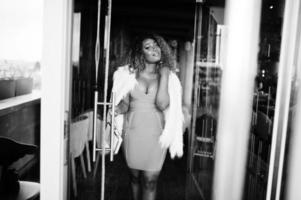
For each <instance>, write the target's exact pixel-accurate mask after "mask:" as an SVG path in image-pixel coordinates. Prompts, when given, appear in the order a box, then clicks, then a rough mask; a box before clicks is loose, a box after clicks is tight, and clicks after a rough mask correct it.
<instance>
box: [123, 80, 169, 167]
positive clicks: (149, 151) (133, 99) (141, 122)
mask: <svg viewBox="0 0 301 200" xmlns="http://www.w3.org/2000/svg"><path fill="white" fill-rule="evenodd" d="M156 93H157V88H155V89H152V90H150V91H149V93H147V94H146V93H144V92H143V91H142V90H141V89H140V88H139V85H138V84H137V85H136V86H135V88H134V89H133V90H132V91H131V92H130V105H129V111H128V113H127V114H126V120H125V127H124V128H125V132H124V134H125V135H124V153H125V158H126V162H127V165H128V167H129V168H131V169H137V170H145V171H159V170H161V168H162V165H163V162H164V160H165V156H166V149H163V148H162V147H161V146H160V144H159V136H160V135H161V133H162V131H163V127H164V117H163V113H162V111H160V110H158V108H157V107H156V104H155V98H156Z"/></svg>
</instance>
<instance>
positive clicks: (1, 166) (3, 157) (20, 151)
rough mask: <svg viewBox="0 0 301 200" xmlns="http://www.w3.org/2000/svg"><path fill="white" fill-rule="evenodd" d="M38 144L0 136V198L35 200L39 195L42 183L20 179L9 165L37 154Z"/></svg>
mask: <svg viewBox="0 0 301 200" xmlns="http://www.w3.org/2000/svg"><path fill="white" fill-rule="evenodd" d="M37 149H38V148H37V146H35V145H29V144H22V143H19V142H17V141H14V140H12V139H10V138H6V137H0V199H10V200H34V199H36V198H38V197H39V194H40V184H39V183H36V182H30V181H19V180H18V175H17V174H16V173H15V171H14V170H12V169H9V166H10V165H11V164H12V163H13V162H15V161H17V160H19V159H20V158H22V157H23V156H25V155H27V154H35V153H36V151H37Z"/></svg>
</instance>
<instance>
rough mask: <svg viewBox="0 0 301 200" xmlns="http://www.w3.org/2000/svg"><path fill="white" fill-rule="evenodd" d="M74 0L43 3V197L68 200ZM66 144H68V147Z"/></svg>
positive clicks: (46, 1) (50, 199) (46, 199)
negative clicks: (67, 135)
mask: <svg viewBox="0 0 301 200" xmlns="http://www.w3.org/2000/svg"><path fill="white" fill-rule="evenodd" d="M72 8H73V0H65V1H61V0H44V5H43V25H44V26H43V47H42V62H41V63H42V67H41V71H42V89H41V92H42V98H41V155H40V156H41V168H40V173H41V174H40V176H41V181H40V182H41V194H40V197H41V199H43V200H48V199H49V200H52V199H58V200H60V199H67V191H68V190H67V180H68V179H67V175H68V173H67V172H68V171H67V168H66V167H67V166H68V165H67V162H66V161H67V159H66V157H65V156H66V155H67V154H66V153H67V148H66V147H67V145H65V144H64V141H65V140H64V138H65V137H64V134H65V132H64V129H65V126H64V124H65V120H68V118H69V116H70V113H69V107H70V103H69V100H70V98H69V97H70V93H69V92H70V83H69V82H70V80H71V77H70V70H71V31H72ZM66 144H67V143H66Z"/></svg>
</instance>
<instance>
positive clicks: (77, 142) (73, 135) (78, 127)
mask: <svg viewBox="0 0 301 200" xmlns="http://www.w3.org/2000/svg"><path fill="white" fill-rule="evenodd" d="M88 127H89V120H88V118H87V117H79V118H77V121H74V122H72V123H71V124H70V159H71V173H72V185H73V191H74V196H77V181H76V166H75V158H77V157H80V162H81V167H82V172H83V176H84V178H86V177H87V174H86V168H85V162H84V158H83V151H84V148H85V144H86V142H87V141H88Z"/></svg>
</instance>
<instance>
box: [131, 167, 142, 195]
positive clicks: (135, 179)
mask: <svg viewBox="0 0 301 200" xmlns="http://www.w3.org/2000/svg"><path fill="white" fill-rule="evenodd" d="M130 172H131V175H130V179H131V187H132V193H133V200H138V199H139V190H140V186H139V185H140V180H139V170H137V169H130Z"/></svg>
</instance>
